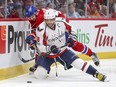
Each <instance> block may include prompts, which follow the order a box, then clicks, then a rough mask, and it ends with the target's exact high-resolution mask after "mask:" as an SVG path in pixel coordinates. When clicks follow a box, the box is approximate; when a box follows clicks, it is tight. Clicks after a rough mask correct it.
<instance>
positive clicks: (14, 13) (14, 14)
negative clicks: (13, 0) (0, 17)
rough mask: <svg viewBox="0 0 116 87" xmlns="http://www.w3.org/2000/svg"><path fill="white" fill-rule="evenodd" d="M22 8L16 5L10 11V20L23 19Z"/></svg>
mask: <svg viewBox="0 0 116 87" xmlns="http://www.w3.org/2000/svg"><path fill="white" fill-rule="evenodd" d="M21 13H22V6H21V5H18V4H14V6H13V8H12V9H11V11H10V15H8V17H9V18H20V17H22V14H21Z"/></svg>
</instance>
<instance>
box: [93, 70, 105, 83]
mask: <svg viewBox="0 0 116 87" xmlns="http://www.w3.org/2000/svg"><path fill="white" fill-rule="evenodd" d="M94 77H96V78H97V79H99V80H100V81H103V82H105V81H106V76H105V75H103V74H101V73H99V72H96V73H95V75H94Z"/></svg>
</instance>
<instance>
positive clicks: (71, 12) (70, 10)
mask: <svg viewBox="0 0 116 87" xmlns="http://www.w3.org/2000/svg"><path fill="white" fill-rule="evenodd" d="M67 17H69V18H81V16H80V14H79V13H78V12H76V11H75V3H70V4H68V14H67Z"/></svg>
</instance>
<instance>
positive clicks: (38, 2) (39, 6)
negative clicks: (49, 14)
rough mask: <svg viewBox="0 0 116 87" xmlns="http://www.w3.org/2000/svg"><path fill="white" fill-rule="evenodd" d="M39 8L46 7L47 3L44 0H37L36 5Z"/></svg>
mask: <svg viewBox="0 0 116 87" xmlns="http://www.w3.org/2000/svg"><path fill="white" fill-rule="evenodd" d="M36 7H37V9H41V8H46V3H45V1H44V0H39V1H37V5H36Z"/></svg>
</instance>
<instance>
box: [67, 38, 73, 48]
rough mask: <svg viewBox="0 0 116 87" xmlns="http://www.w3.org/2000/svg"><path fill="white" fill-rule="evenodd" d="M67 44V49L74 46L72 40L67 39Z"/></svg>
mask: <svg viewBox="0 0 116 87" xmlns="http://www.w3.org/2000/svg"><path fill="white" fill-rule="evenodd" d="M67 44H68V46H69V47H73V46H74V40H73V39H72V38H68V41H67Z"/></svg>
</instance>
